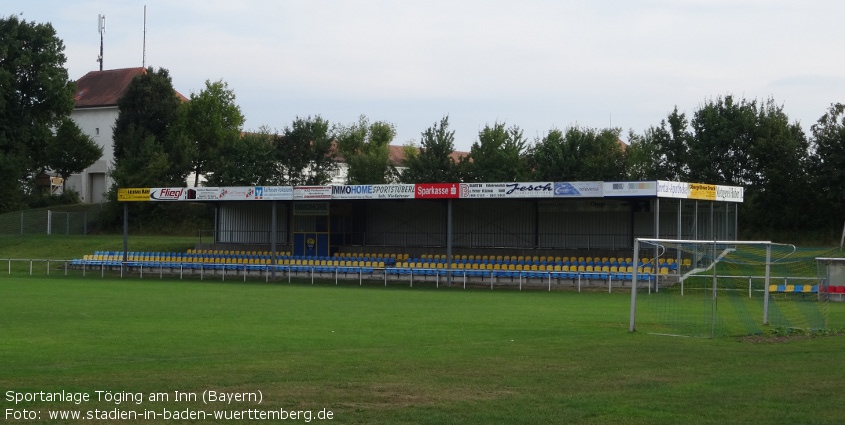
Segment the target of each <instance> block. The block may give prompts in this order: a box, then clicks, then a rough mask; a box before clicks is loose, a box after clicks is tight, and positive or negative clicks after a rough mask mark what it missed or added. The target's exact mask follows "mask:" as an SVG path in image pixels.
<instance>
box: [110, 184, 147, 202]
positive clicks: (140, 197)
mask: <svg viewBox="0 0 845 425" xmlns="http://www.w3.org/2000/svg"><path fill="white" fill-rule="evenodd" d="M117 200H118V202H149V200H150V188H148V187H146V188H132V189H117Z"/></svg>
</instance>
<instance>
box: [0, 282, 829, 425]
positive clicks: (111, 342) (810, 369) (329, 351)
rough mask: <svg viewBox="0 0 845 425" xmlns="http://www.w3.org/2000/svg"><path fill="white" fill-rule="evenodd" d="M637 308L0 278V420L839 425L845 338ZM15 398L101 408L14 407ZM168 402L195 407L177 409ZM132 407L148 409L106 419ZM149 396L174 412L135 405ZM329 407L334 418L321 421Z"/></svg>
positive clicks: (517, 295) (377, 290)
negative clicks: (676, 329)
mask: <svg viewBox="0 0 845 425" xmlns="http://www.w3.org/2000/svg"><path fill="white" fill-rule="evenodd" d="M629 301H630V297H629V295H628V294H625V293H614V294H607V293H604V292H596V293H573V292H552V293H548V292H513V291H484V290H471V291H463V290H449V289H440V290H433V289H420V288H414V289H407V288H393V287H391V288H383V287H366V286H364V287H359V286H358V285H353V284H348V285H340V286H334V285H331V286H329V285H310V284H297V283H294V284H287V283H270V284H266V283H257V282H251V283H242V282H219V281H216V282H215V281H168V280H159V279H157V278H155V279H143V280H142V279H109V278H105V279H103V278H100V277H93V278H88V279H83V278H76V277H16V276H8V275H0V389H2V396H3V399H2V400H3V401H2V402H0V405H2V410H0V411H4V412H6V414H7V415H8V412H9V411H8V410H7V409H12V410H13V412H19V411H21V410H24V409H28V410H31V411H35V412H37V413H38V414H39V415H41V416H39V417H40V420H34V421H33V420H30V421H23V420H21V421H20V422H21V423H23V422H26V423H80V422H84V421H82V420H78V421H75V420H65V421H62V420H49V419H47V415H48V414H49V410H60V409H70V410H77V411H82V412H83V413H84V412H86V411H93V410H97V409H99V410H101V411H106V412H112V411H117V410H120V411H129V410H136V411H143V410H150V411H153V412H162V411H165V410H168V411H177V412H187V411H189V410H193V411H200V410H202V411H207V412H211V411H212V410H215V409H216V410H220V411H230V412H231V411H245V410H249V409H256V410H262V411H276V412H278V411H280V410H281V409H284V411H287V412H312V413H311V415H312V416H311V420H310V422H312V423H345V424H347V423H352V424H373V423H390V424H448V423H456V424H467V423H508V424H546V423H574V424H678V423H690V424H724V423H747V424H755V423H759V424H771V423H815V424H828V423H829V424H838V423H840V422H841V417H840V415H839V409H837V408H836V406H842V405H843V403H845V391H843V389H842V382H843V378H845V372H843V369H842V368H841V367H839V365H838V363H837V359H839V358H841V353H842V352H843V350H845V338H841V337H819V338H791V339H787V340H785V341H777V342H775V341H774V340H754V341H747V340H738V339H733V338H722V339H714V340H710V339H697V338H672V337H659V336H653V335H647V334H642V333H633V334H631V333H628V332H627V326H628V311H629V310H628V308H629ZM832 308H833V309H837V314H841V313H842V312H841V310H840V309H839V306H836V305H834V306H832ZM833 313H834V312H832V314H833ZM209 390H210V391H216V392H218V393H226V394H234V393H237V394H254V393H259V392H260V394H261V395H262V401H261V403H260V404H258V403H256V402H252V401H233V402H232V403H231V404H226V403H220V402H212V403H211V404H204V403H203V402H202V400H201V398H202V394H203V393H204V392H206V391H209ZM8 391H12V392H15V393H32V392H38V391H44V392H59V391H66V392H71V393H86V394H89V395H90V397H91V398H93V400H90V401H87V402H82V403H80V404H75V403H74V402H55V401H54V402H40V401H30V402H21V403H19V404H15V403H14V402H10V401H9V400H8V399H7V394H8ZM97 391H101V393H97ZM176 391H179V392H180V394H183V395H184V394H187V395H190V394H195V395H198V399H197V401H190V400H189V401H175V399H174V397H175V394H176V393H175V392H176ZM107 393H110V394H112V395H111V398H110V399H109V400H100V401H98V400H97V396H98V395H105V394H107ZM136 393H140V394H141V395H142V396H144V397H145V398H144V400H143V402H141V403H140V404H138V403H135V402H133V401H131V400H130V401H126V400H124V401H122V402H121V403H120V404H117V403H115V397H121V396H126V397H129V398H131V397H132V394H136ZM157 393H165V394H167V395H168V396H169V399H168V400H161V401H149V400H148V399H147V397H148V396H149V395H151V394H157ZM126 397H124V398H126ZM324 409H325V411H331V412H332V420H320V419H318V417H317V413H318V412H320V411H324ZM306 419H307V418H306V417H305V416H304V414H301V415H300V416H298V417H297V418H295V419H291V418H290V417H288V420H285V421H278V422H289V423H306V422H307V420H306ZM4 422H8V423H16V422H18V421H16V420H14V417H12V418H10V417H8V416H7V417H6V418H5V419H4ZM88 422H90V421H88ZM98 422H101V423H118V422H119V423H231V422H232V421H223V420H215V419H213V418H206V419H205V420H176V421H174V420H165V419H164V418H163V417H158V418H147V419H135V420H108V419H106V420H101V421H98ZM238 422H247V423H251V422H253V421H249V420H241V421H238ZM254 422H262V423H267V422H268V421H266V420H265V421H254ZM269 422H273V421H269Z"/></svg>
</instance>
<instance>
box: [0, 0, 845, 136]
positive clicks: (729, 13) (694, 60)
mask: <svg viewBox="0 0 845 425" xmlns="http://www.w3.org/2000/svg"><path fill="white" fill-rule="evenodd" d="M2 4H3V7H2V8H3V10H5V12H3V14H4V15H6V16H9V15H12V14H14V15H20V16H21V17H22V19H24V20H26V21H34V22H37V23H48V22H49V23H50V24H52V25H53V27H54V28H55V30H56V32H57V36H58V37H59V38H61V39H62V40H63V41H64V44H65V54H66V56H67V62H66V63H65V66H66V67H67V69H68V73H69V77H70V79H72V80H77V79H79V78H80V77H82V76H83V75H85V74H86V73H88V72H90V71H96V70H98V69H99V64H98V63H97V61H96V60H97V55H98V54H99V49H100V35H99V32H98V30H97V17H98V15H100V14H102V15H105V16H106V32H105V34H104V35H103V39H104V60H103V64H104V69H117V68H129V67H139V66H148V67H150V66H151V67H153V68H156V69H158V68H165V69H167V70H168V71H169V72H170V75H171V77H172V79H173V85H174V88H176V90H178V91H179V92H180V93H182V94H184V95H185V96H188V97H190V95H191V94H192V93H193V94H196V93H199V92H200V91H201V90H202V89H203V88H204V87H205V83H206V81H212V82H213V81H218V80H222V81H223V82H225V83H227V84H228V86H229V88H230V89H232V90H233V91H234V93H235V95H236V103H237V104H238V105H239V106H240V108H241V111H242V112H243V114H244V116H245V117H246V124H245V128H244V129H245V130H256V129H258V128H259V127H261V126H267V127H269V128H271V129H274V130H277V131H282V130H283V129H284V128H285V127H286V126H289V125H290V124H291V123H292V122H293V120H295V119H296V118H297V117H308V116H316V115H320V116H322V117H323V118H325V119H327V120H328V121H329V122H330V123H332V124H337V125H350V124H352V123H355V122H357V121H358V119H359V117H360V116H361V115H365V116H366V117H367V118H368V119H369V120H370V121H371V122H374V121H386V122H389V123H392V124H393V125H394V126H395V127H396V130H397V135H396V139H395V140H394V144H397V145H401V144H406V143H409V142H415V143H417V144H419V142H420V137H421V136H420V134H421V133H422V132H424V131H425V130H426V129H427V128H429V127H431V126H433V125H434V124H435V123H438V122H440V120H441V118H443V117H444V116H447V115H448V117H449V123H450V129H451V130H454V132H455V147H456V149H457V150H463V151H468V150H469V149H470V147H471V145H472V144H473V143H475V142H477V141H478V133H479V131H480V130H481V129H483V128H484V127H485V126H486V125H493V124H495V123H504V124H505V125H507V126H508V127H510V126H518V127H519V128H520V129H522V130H523V132H524V136H525V137H526V138H527V139H528V140H529V142H530V143H534V141H535V140H536V139H537V138H541V137H543V136H544V135H546V134H547V133H548V132H549V130H551V129H561V130H564V129H566V128H568V127H572V126H579V127H582V128H595V129H604V128H608V127H611V128H619V129H621V130H622V138H623V140H627V138H628V136H627V135H628V133H629V131H633V132H634V133H637V134H643V133H644V132H645V131H646V130H647V129H648V128H649V127H652V126H658V125H659V124H660V122H661V120H664V119H665V118H666V117H667V116H668V115H669V114H670V113H671V112H672V111H673V110H674V108H675V107H677V108H678V110H679V112H682V113H686V114H687V116H688V117H691V116H692V115H693V113H694V112H695V111H696V110H698V109H699V108H700V107H701V106H702V105H704V104H705V103H706V102H708V101H712V100H715V99H717V98H719V97H724V96H726V95H732V96H734V97H735V98H744V99H748V100H757V101H758V102H760V101H765V100H767V99H769V98H771V99H773V100H774V101H775V103H776V104H778V105H781V106H782V107H783V109H784V112H786V114H787V115H788V116H789V117H790V119H791V120H792V121H794V122H799V123H800V124H801V126H802V127H803V128H804V130H805V132H806V133H807V134H808V135H809V134H810V126H811V125H812V124H814V123H815V122H816V121H817V120H818V119H819V117H821V116H822V115H823V114H824V113H825V112H826V111H827V109H828V108H829V107H830V105H831V104H832V103H836V102H842V103H845V55H843V54H842V46H843V43H845V26H843V25H842V24H841V19H842V17H843V16H845V2H842V1H833V0H819V1H813V0H808V1H796V0H790V1H782V0H639V1H638V0H584V1H562V0H561V1H555V0H548V1H546V0H519V1H516V0H511V1H500V0H486V1H480V0H451V1H449V0H446V1H443V0H425V1H419V0H390V1H387V0H279V1H271V0H264V1H258V0H237V1H233V0H169V1H163V0H149V1H146V2H144V1H128V0H109V1H105V0H88V1H86V0H71V1H68V0H43V1H42V0H4V1H3V3H2ZM145 6H146V26H145V23H144V22H145V12H144V9H145ZM145 28H146V37H145ZM145 39H146V41H145Z"/></svg>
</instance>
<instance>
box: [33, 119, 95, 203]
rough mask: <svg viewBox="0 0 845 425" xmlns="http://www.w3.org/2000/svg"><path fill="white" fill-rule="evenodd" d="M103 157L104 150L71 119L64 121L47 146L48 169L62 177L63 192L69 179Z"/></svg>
mask: <svg viewBox="0 0 845 425" xmlns="http://www.w3.org/2000/svg"><path fill="white" fill-rule="evenodd" d="M102 156H103V148H101V147H100V146H99V145H97V143H95V142H94V140H93V139H91V137H90V136H88V135H87V134H85V133H83V132H82V130H81V129H80V128H79V127H78V126H77V125H76V123H74V122H73V120H71V119H70V118H65V119H64V120H62V124H61V125H60V126H59V128H58V129H57V130H56V135H55V136H53V137H51V138H50V139H49V142H48V144H47V164H46V165H47V167H48V168H50V169H51V170H53V171H55V172H56V173H58V174H59V175H60V176H61V177H62V180H63V181H62V192H63V193H64V192H65V186H66V182H67V179H68V177H70V175H71V174H74V173H79V172H82V171H83V170H85V169H86V168H88V167H89V166H91V164H93V163H94V162H96V161H97V160H98V159H100V158H101V157H102Z"/></svg>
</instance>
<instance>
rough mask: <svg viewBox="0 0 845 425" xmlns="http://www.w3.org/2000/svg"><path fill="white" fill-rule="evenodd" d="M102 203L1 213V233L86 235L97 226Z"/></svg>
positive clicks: (20, 234)
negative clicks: (80, 207) (79, 207)
mask: <svg viewBox="0 0 845 425" xmlns="http://www.w3.org/2000/svg"><path fill="white" fill-rule="evenodd" d="M101 209H102V204H91V205H90V206H89V207H85V208H82V209H78V208H77V209H76V210H74V211H62V210H58V209H35V210H26V211H20V212H13V213H6V214H2V215H0V235H18V236H25V235H85V234H87V233H88V232H90V231H91V230H93V228H94V227H95V226H96V223H97V221H98V219H99V214H100V210H101Z"/></svg>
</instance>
